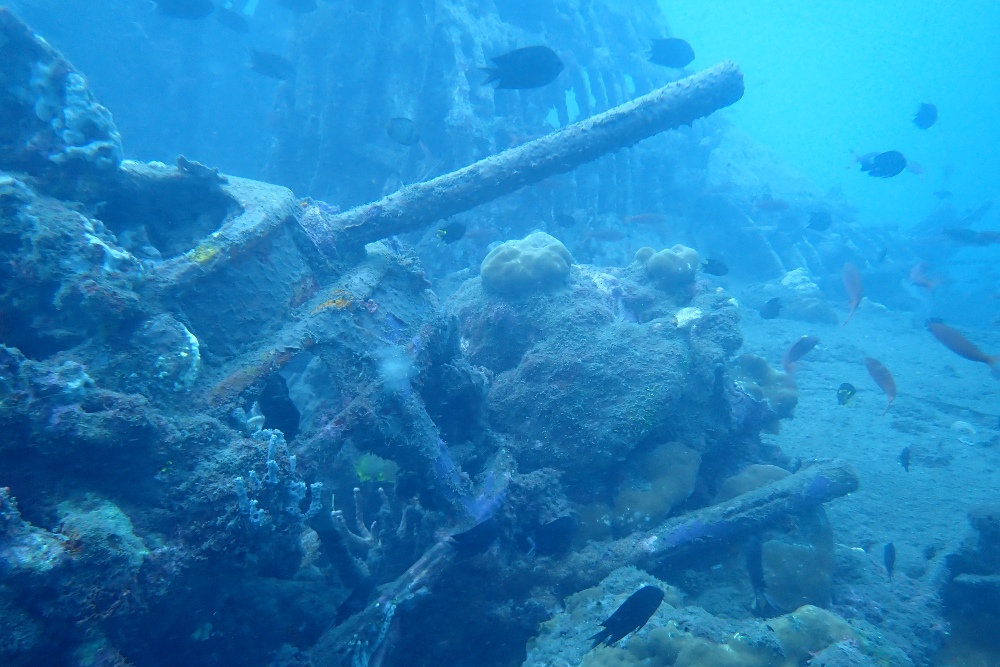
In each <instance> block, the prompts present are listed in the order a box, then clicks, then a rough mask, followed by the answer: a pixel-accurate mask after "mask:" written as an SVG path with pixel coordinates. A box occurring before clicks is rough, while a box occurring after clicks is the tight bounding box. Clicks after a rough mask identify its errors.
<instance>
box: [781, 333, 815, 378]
mask: <svg viewBox="0 0 1000 667" xmlns="http://www.w3.org/2000/svg"><path fill="white" fill-rule="evenodd" d="M817 344H819V338H817V337H816V336H802V337H801V338H799V339H798V340H797V341H795V342H794V343H792V345H791V347H789V348H788V349H787V350H786V351H785V356H784V357H782V359H781V365H782V366H784V368H785V372H786V373H791V372H793V371H794V370H795V362H796V361H798V360H799V359H801V358H802V357H804V356H806V355H807V354H809V351H810V350H812V349H813V348H814V347H816V345H817Z"/></svg>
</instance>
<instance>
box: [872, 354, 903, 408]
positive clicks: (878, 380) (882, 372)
mask: <svg viewBox="0 0 1000 667" xmlns="http://www.w3.org/2000/svg"><path fill="white" fill-rule="evenodd" d="M865 366H866V367H867V368H868V374H869V375H871V376H872V379H873V380H875V384H877V385H878V386H879V387H881V389H882V391H884V392H885V395H886V396H888V397H889V402H888V403H886V404H885V410H883V411H882V414H883V415H884V414H885V413H887V412H889V406H890V405H892V402H893V401H894V400H896V381H895V380H893V379H892V373H890V372H889V369H888V368H886V367H885V366H884V365H883V364H882V362H881V361H879V360H878V359H873V358H872V357H865Z"/></svg>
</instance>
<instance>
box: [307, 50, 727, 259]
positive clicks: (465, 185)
mask: <svg viewBox="0 0 1000 667" xmlns="http://www.w3.org/2000/svg"><path fill="white" fill-rule="evenodd" d="M741 97H743V74H742V72H740V68H739V66H738V65H736V63H733V62H729V61H726V62H723V63H720V64H718V65H716V66H715V67H712V68H710V69H707V70H704V71H702V72H698V73H697V74H693V75H691V76H689V77H687V78H684V79H681V80H680V81H675V82H674V83H671V84H669V85H667V86H664V87H662V88H659V89H657V90H654V91H653V92H651V93H649V94H647V95H643V96H642V97H640V98H638V99H635V100H632V101H631V102H628V103H626V104H622V105H620V106H617V107H615V108H614V109H610V110H608V111H605V112H604V113H602V114H599V115H597V116H593V117H591V118H588V119H586V120H582V121H579V122H577V123H573V124H572V125H567V126H566V127H564V128H562V129H560V130H557V131H555V132H553V133H551V134H549V135H546V136H544V137H541V138H539V139H536V140H534V141H531V142H528V143H526V144H522V145H521V146H518V147H516V148H511V149H509V150H506V151H504V152H502V153H499V154H497V155H493V156H490V157H488V158H485V159H483V160H480V161H479V162H476V163H474V164H471V165H469V166H468V167H464V168H462V169H459V170H457V171H453V172H451V173H449V174H445V175H443V176H439V177H437V178H434V179H432V180H430V181H426V182H424V183H416V184H414V185H411V186H408V187H406V188H403V189H402V190H399V191H397V192H395V193H393V194H391V195H389V196H388V197H384V198H382V199H380V200H378V201H376V202H372V203H370V204H365V205H363V206H358V207H356V208H353V209H350V210H349V211H345V212H343V213H340V214H337V215H335V216H331V217H327V218H325V219H322V220H321V219H310V220H303V223H302V224H303V227H304V229H305V231H306V233H307V234H308V235H309V236H310V237H311V238H312V239H313V241H314V242H315V243H316V245H317V246H318V247H319V248H320V249H321V250H325V251H332V250H333V249H334V248H336V249H338V250H339V251H343V250H345V249H348V250H350V249H358V248H360V247H361V246H362V245H363V244H365V243H369V242H371V241H377V240H379V239H383V238H386V237H388V236H392V235H394V234H400V233H404V232H411V231H414V230H417V229H420V228H421V227H424V226H426V225H429V224H430V223H432V222H435V221H437V220H441V219H443V218H447V217H448V216H451V215H455V214H456V213H461V212H463V211H467V210H469V209H471V208H473V207H475V206H478V205H480V204H484V203H486V202H489V201H491V200H493V199H496V198H497V197H500V196H502V195H506V194H509V193H511V192H514V191H515V190H518V189H520V188H522V187H524V186H526V185H531V184H533V183H537V182H539V181H541V180H543V179H546V178H548V177H549V176H554V175H556V174H562V173H566V172H568V171H572V170H573V169H576V168H577V167H579V166H580V165H581V164H584V163H586V162H590V161H592V160H595V159H597V158H599V157H601V156H602V155H606V154H608V153H613V152H614V151H617V150H620V149H622V148H627V147H629V146H632V145H634V144H636V143H638V142H639V141H641V140H643V139H646V138H647V137H651V136H653V135H655V134H659V133H660V132H663V131H665V130H670V129H674V128H677V127H680V126H682V125H690V124H691V123H692V122H693V121H695V120H696V119H698V118H703V117H705V116H708V115H709V114H711V113H713V112H714V111H717V110H718V109H721V108H723V107H726V106H729V105H730V104H733V103H735V102H736V101H737V100H739V99H740V98H741Z"/></svg>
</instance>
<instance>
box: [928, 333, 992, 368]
mask: <svg viewBox="0 0 1000 667" xmlns="http://www.w3.org/2000/svg"><path fill="white" fill-rule="evenodd" d="M927 330H928V331H930V332H931V333H932V334H934V337H935V338H937V339H938V340H939V341H941V344H942V345H944V346H945V347H946V348H948V349H949V350H951V351H952V352H954V353H955V354H957V355H958V356H960V357H962V358H963V359H968V360H969V361H978V362H980V363H983V364H986V365H987V366H989V367H990V370H991V371H992V372H993V376H994V377H1000V356H991V355H989V354H986V353H985V352H983V351H982V350H980V349H979V348H978V347H976V344H975V343H973V342H972V341H971V340H969V339H968V338H966V337H965V336H963V335H962V334H961V333H959V332H958V331H956V330H955V329H952V328H951V327H950V326H948V325H947V324H944V323H943V322H928V323H927Z"/></svg>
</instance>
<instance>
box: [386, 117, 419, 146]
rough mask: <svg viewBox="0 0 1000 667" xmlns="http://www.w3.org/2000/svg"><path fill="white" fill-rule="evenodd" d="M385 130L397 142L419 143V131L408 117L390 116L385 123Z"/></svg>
mask: <svg viewBox="0 0 1000 667" xmlns="http://www.w3.org/2000/svg"><path fill="white" fill-rule="evenodd" d="M385 131H386V134H388V135H389V137H390V138H391V139H392V140H393V141H395V142H396V143H398V144H402V145H404V146H416V145H417V144H419V143H420V131H419V130H417V124H416V123H414V122H413V121H412V120H410V119H409V118H405V117H402V116H400V117H398V118H390V119H389V122H387V123H386V124H385Z"/></svg>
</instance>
